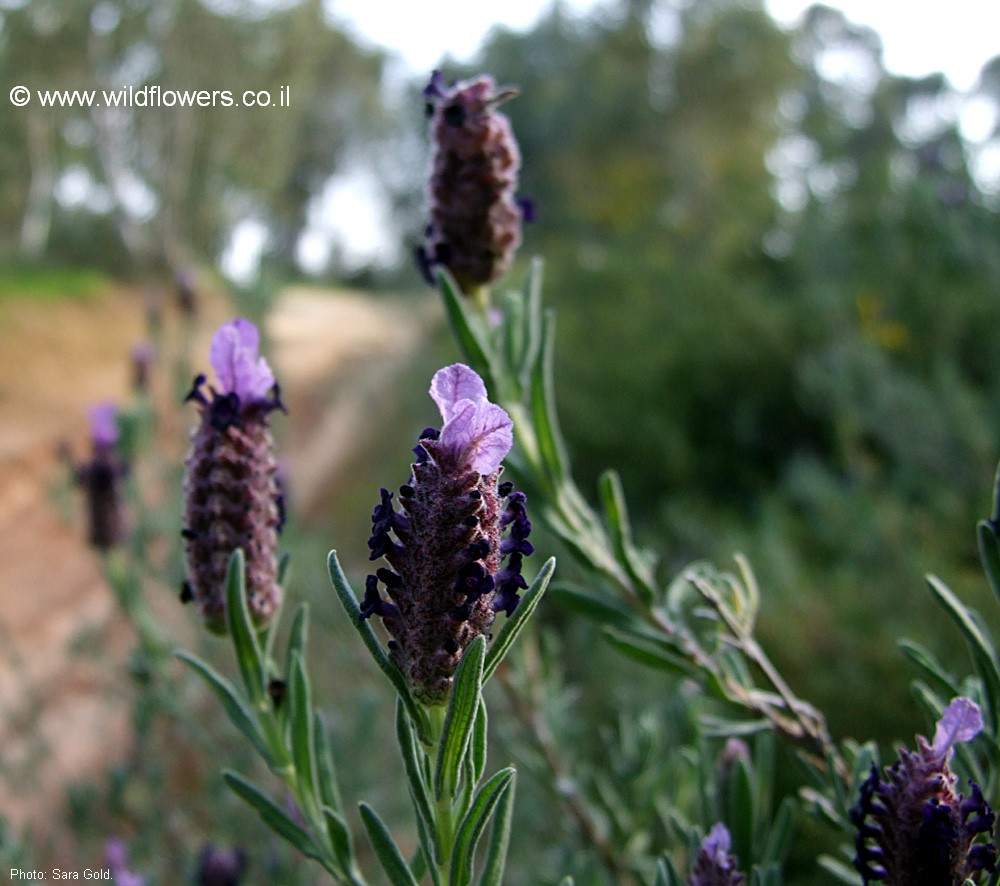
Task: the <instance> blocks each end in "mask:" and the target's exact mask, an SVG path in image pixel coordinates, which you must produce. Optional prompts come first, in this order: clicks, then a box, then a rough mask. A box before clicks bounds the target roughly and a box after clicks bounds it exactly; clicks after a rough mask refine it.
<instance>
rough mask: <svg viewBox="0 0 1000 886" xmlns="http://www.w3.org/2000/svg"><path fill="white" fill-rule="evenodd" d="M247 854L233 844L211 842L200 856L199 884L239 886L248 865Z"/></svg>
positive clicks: (204, 885)
mask: <svg viewBox="0 0 1000 886" xmlns="http://www.w3.org/2000/svg"><path fill="white" fill-rule="evenodd" d="M247 861H248V858H247V854H246V852H244V851H243V850H242V849H240V848H238V847H236V846H233V847H230V848H223V847H221V846H212V845H211V844H209V845H208V846H206V847H205V848H204V849H202V851H201V855H199V856H198V875H197V881H196V882H197V883H198V886H239V883H240V881H241V880H242V879H243V873H244V871H246V867H247Z"/></svg>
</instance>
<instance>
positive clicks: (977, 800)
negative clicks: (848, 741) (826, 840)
mask: <svg viewBox="0 0 1000 886" xmlns="http://www.w3.org/2000/svg"><path fill="white" fill-rule="evenodd" d="M982 728H983V720H982V715H981V714H980V711H979V707H978V705H976V703H975V702H973V701H971V700H970V699H968V698H962V697H959V698H956V699H954V700H953V701H952V703H951V704H950V705H949V706H948V708H947V710H946V711H945V712H944V714H943V715H942V716H941V719H940V720H939V721H938V724H937V730H936V731H935V733H934V741H933V743H928V741H927V739H925V738H924V737H923V736H917V750H916V751H915V752H913V751H910V750H908V749H906V748H901V749H900V751H899V759H898V760H897V761H896V762H895V763H893V764H892V766H889V767H887V768H886V769H885V771H884V777H883V775H881V774H880V773H879V771H878V768H877V767H876V766H875V765H874V764H872V769H871V774H870V775H869V776H868V778H867V779H865V781H864V783H863V784H862V785H861V795H860V798H859V800H858V803H857V805H855V806H854V807H853V808H852V809H851V821H852V822H853V823H854V826H855V827H856V828H857V829H858V830H857V835H856V837H855V848H856V850H857V854H856V856H855V859H854V866H855V867H856V868H857V870H858V872H859V873H860V874H861V876H862V879H863V880H864V882H865V884H868V883H870V882H872V881H873V880H882V881H884V882H885V884H886V886H961V884H962V883H964V882H965V881H966V879H968V878H977V877H978V875H979V873H980V872H981V871H984V870H986V871H992V870H993V869H994V868H995V866H996V861H997V850H996V846H995V845H994V844H993V840H992V838H993V828H994V823H995V819H996V816H995V815H994V813H993V811H992V810H991V809H990V806H989V804H988V803H987V802H986V799H985V798H984V797H983V794H982V791H981V790H980V789H979V785H977V784H976V783H975V782H971V781H970V782H969V789H970V790H969V796H968V797H967V798H966V797H965V796H964V795H962V794H957V793H956V792H955V785H956V783H957V781H958V779H957V778H956V776H955V775H954V774H953V773H952V772H951V770H950V769H949V767H948V761H949V759H950V758H951V755H952V751H953V748H954V746H955V745H956V744H957V743H958V742H964V741H971V740H972V739H973V738H975V736H976V735H978V734H979V732H980V730H981V729H982ZM980 834H982V835H984V836H985V838H986V839H985V840H982V841H979V842H976V840H977V838H978V837H979V835H980Z"/></svg>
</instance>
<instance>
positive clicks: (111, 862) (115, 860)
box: [104, 837, 146, 886]
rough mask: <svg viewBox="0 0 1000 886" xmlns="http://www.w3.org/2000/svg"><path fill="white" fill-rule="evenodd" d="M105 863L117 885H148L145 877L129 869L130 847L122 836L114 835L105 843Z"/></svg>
mask: <svg viewBox="0 0 1000 886" xmlns="http://www.w3.org/2000/svg"><path fill="white" fill-rule="evenodd" d="M104 863H105V864H106V865H107V866H108V868H109V869H110V871H111V879H112V881H113V882H114V883H115V886H146V878H145V877H141V876H139V874H134V873H132V871H131V870H129V864H128V849H127V848H126V846H125V841H124V840H122V839H121V838H119V837H112V838H111V839H110V840H108V841H107V843H105V844H104Z"/></svg>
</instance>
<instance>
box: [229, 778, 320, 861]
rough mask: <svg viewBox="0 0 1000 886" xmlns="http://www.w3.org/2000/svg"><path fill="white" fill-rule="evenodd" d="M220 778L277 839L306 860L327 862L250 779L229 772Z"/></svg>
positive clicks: (311, 839)
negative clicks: (253, 810)
mask: <svg viewBox="0 0 1000 886" xmlns="http://www.w3.org/2000/svg"><path fill="white" fill-rule="evenodd" d="M222 777H223V778H224V779H225V781H226V784H227V785H228V786H229V787H230V788H231V789H232V791H233V793H235V794H236V795H237V796H239V797H240V799H242V800H244V801H246V802H247V803H248V804H250V805H251V806H253V808H254V809H256V810H257V814H258V815H259V816H260V817H261V818H262V819H263V820H264V823H265V824H266V825H267V826H268V827H269V828H270V829H271V830H272V831H274V832H275V833H276V834H277V835H278V836H279V837H282V838H283V839H285V840H287V841H288V842H289V843H291V844H292V845H293V846H294V847H295V848H296V849H298V850H299V852H301V853H302V854H303V855H305V856H306V857H307V858H314V859H316V860H317V861H320V862H326V861H327V860H326V859H324V857H323V854H322V853H321V852H320V849H319V847H318V846H317V845H316V842H315V841H314V840H313V838H312V837H311V836H310V835H309V833H308V832H307V831H306V830H304V829H303V828H301V827H300V826H299V825H297V824H296V823H295V822H294V821H293V820H292V818H291V816H290V815H289V814H288V813H287V812H285V810H284V809H282V808H281V807H280V806H279V805H278V804H277V803H275V802H274V801H273V800H272V799H271V798H270V797H268V796H267V795H266V794H265V793H264V792H263V791H262V790H261V789H260V788H259V787H257V785H255V784H254V783H253V782H252V781H250V779H248V778H244V777H243V776H242V775H240V774H239V773H238V772H233V771H231V770H226V771H225V772H223V773H222Z"/></svg>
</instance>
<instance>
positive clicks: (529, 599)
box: [483, 557, 556, 683]
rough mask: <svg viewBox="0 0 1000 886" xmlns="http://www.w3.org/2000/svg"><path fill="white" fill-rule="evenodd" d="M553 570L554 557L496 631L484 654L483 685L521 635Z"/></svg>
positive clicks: (554, 564)
mask: <svg viewBox="0 0 1000 886" xmlns="http://www.w3.org/2000/svg"><path fill="white" fill-rule="evenodd" d="M555 568H556V559H555V557H549V559H548V560H546V561H545V564H544V565H543V566H542V568H541V569H540V570H539V572H538V575H537V576H536V577H535V580H534V581H533V582H532V583H531V587H529V588H528V590H526V591H525V592H524V595H523V596H522V597H521V602H520V603H518V604H517V606H516V607H515V609H514V612H513V614H512V615H510V616H509V617H508V618H507V620H506V621H505V622H504V625H503V627H502V628H500V630H499V631H497V633H496V636H494V638H493V642H492V643H490V648H489V651H488V652H487V653H486V661H485V663H484V665H483V683H485V682H486V681H487V680H489V678H490V677H492V676H493V672H494V671H495V670H496V669H497V667H498V666H499V664H500V662H502V661H503V660H504V656H506V655H507V653H508V652H509V651H510V647H511V646H512V645H513V643H514V641H515V640H516V639H517V635H518V634H519V633H521V630H522V629H523V628H524V626H525V625H526V624H527V623H528V619H529V618H530V617H531V613H533V612H534V611H535V607H536V606H537V605H538V603H539V601H540V600H541V599H542V594H544V593H545V589H546V588H547V587H548V585H549V579H551V578H552V573H553V572H554V571H555Z"/></svg>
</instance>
